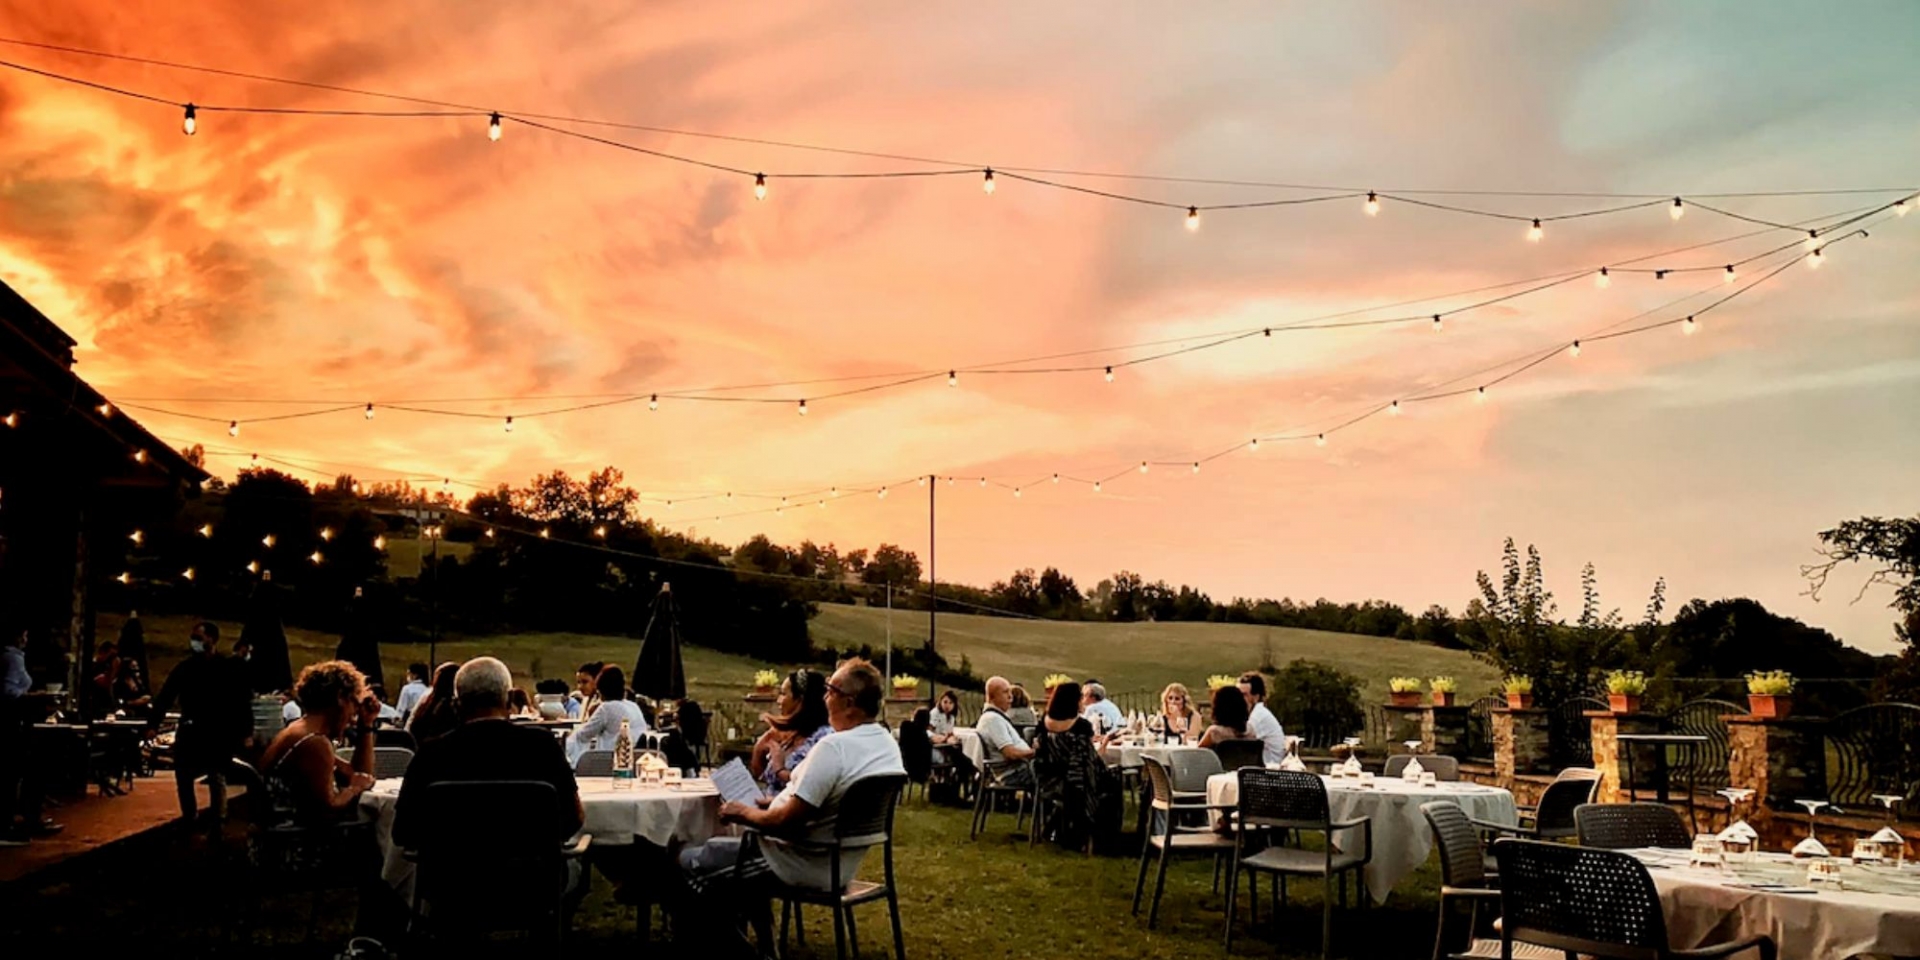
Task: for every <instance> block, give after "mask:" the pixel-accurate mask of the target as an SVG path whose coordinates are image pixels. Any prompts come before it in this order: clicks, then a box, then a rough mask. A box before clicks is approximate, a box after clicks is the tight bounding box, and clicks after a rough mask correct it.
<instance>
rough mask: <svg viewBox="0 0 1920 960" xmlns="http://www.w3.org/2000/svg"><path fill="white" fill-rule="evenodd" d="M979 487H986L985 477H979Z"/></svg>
mask: <svg viewBox="0 0 1920 960" xmlns="http://www.w3.org/2000/svg"><path fill="white" fill-rule="evenodd" d="M980 485H981V486H982V487H984V486H986V485H987V478H986V477H981V478H980Z"/></svg>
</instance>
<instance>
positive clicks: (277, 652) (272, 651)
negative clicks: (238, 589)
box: [240, 574, 293, 693]
mask: <svg viewBox="0 0 1920 960" xmlns="http://www.w3.org/2000/svg"><path fill="white" fill-rule="evenodd" d="M280 604H281V591H280V588H279V587H278V586H276V585H274V582H273V579H272V575H271V574H269V575H268V576H266V577H262V578H261V580H260V585H259V586H257V587H255V588H253V599H252V601H251V602H250V603H249V604H248V607H247V621H246V623H244V624H242V625H241V627H240V639H241V640H242V641H244V642H246V643H249V644H252V646H253V659H252V660H250V661H248V663H247V665H246V674H247V679H248V682H249V683H250V684H251V686H252V687H253V692H255V693H271V692H273V691H275V690H287V689H291V688H292V687H293V660H292V656H291V654H289V653H288V652H287V630H286V627H285V626H283V625H282V624H281V622H280Z"/></svg>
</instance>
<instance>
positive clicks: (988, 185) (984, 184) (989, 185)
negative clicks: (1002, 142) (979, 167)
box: [980, 167, 993, 196]
mask: <svg viewBox="0 0 1920 960" xmlns="http://www.w3.org/2000/svg"><path fill="white" fill-rule="evenodd" d="M980 189H982V190H985V191H986V192H987V196H993V168H992V167H988V168H987V178H986V179H985V180H982V181H980Z"/></svg>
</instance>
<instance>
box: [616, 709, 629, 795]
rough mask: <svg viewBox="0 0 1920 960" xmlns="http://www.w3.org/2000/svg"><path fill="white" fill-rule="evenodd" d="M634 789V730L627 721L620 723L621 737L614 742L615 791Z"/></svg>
mask: <svg viewBox="0 0 1920 960" xmlns="http://www.w3.org/2000/svg"><path fill="white" fill-rule="evenodd" d="M632 788H633V730H632V727H631V725H630V723H629V722H628V721H626V720H622V721H620V736H618V737H616V738H614V741H613V789H615V790H630V789H632Z"/></svg>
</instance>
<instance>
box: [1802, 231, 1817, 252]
mask: <svg viewBox="0 0 1920 960" xmlns="http://www.w3.org/2000/svg"><path fill="white" fill-rule="evenodd" d="M1800 246H1802V247H1805V248H1806V249H1808V250H1812V249H1814V248H1815V247H1818V246H1820V231H1818V230H1808V231H1807V238H1806V239H1805V240H1802V241H1800Z"/></svg>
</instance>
